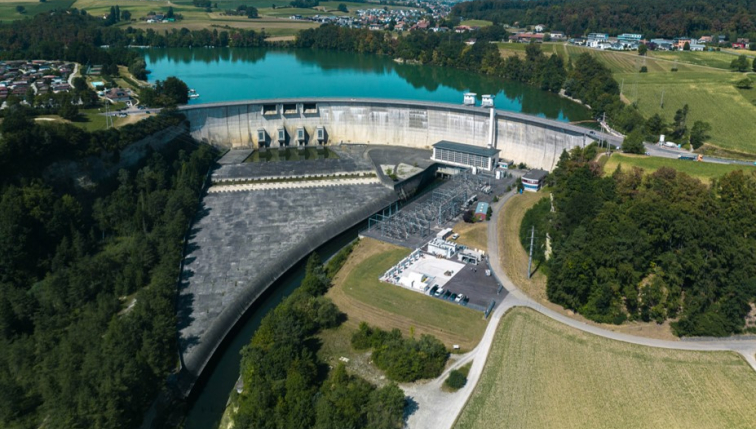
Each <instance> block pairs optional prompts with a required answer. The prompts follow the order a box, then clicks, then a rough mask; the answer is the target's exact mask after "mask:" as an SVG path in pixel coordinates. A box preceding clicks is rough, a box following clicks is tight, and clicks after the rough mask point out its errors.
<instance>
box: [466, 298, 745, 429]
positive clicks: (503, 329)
mask: <svg viewBox="0 0 756 429" xmlns="http://www.w3.org/2000/svg"><path fill="white" fill-rule="evenodd" d="M755 395H756V373H754V371H753V369H752V368H751V367H750V366H748V364H746V362H745V361H744V360H743V358H742V357H740V356H738V355H737V354H735V353H731V352H691V351H679V350H667V349H656V348H650V347H644V346H638V345H633V344H628V343H623V342H619V341H613V340H609V339H606V338H601V337H597V336H593V335H591V334H587V333H585V332H582V331H578V330H576V329H573V328H570V327H567V326H565V325H562V324H560V323H558V322H555V321H553V320H551V319H549V318H547V317H545V316H543V315H540V314H538V313H536V312H535V311H533V310H530V309H522V308H520V309H514V310H512V311H510V313H509V314H507V315H505V316H504V318H503V319H502V321H501V324H500V325H499V327H498V330H497V332H496V337H495V339H494V344H493V348H492V349H491V354H490V355H489V357H488V361H487V362H486V366H485V368H484V370H483V374H482V376H481V379H480V381H479V382H478V385H477V386H476V388H475V391H474V392H473V394H472V396H471V398H470V401H469V402H468V403H467V406H466V407H465V408H464V410H463V412H462V414H461V415H460V418H459V420H458V421H457V424H456V425H455V427H456V428H458V429H471V428H475V429H486V428H493V427H501V425H502V424H506V426H507V427H516V428H599V427H600V428H629V427H632V428H662V427H663V428H725V427H726V428H752V427H753V425H754V422H756V407H754V406H753V398H754V396H755Z"/></svg>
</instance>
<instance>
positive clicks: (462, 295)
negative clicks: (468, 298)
mask: <svg viewBox="0 0 756 429" xmlns="http://www.w3.org/2000/svg"><path fill="white" fill-rule="evenodd" d="M463 299H465V295H464V294H459V295H457V299H455V300H454V302H460V301H462V300H463Z"/></svg>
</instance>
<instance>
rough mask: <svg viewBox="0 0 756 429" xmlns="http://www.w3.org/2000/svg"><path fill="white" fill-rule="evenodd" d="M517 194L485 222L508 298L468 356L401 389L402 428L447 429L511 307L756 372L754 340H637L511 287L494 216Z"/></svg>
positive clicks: (492, 256) (490, 250)
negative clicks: (465, 370) (451, 387)
mask: <svg viewBox="0 0 756 429" xmlns="http://www.w3.org/2000/svg"><path fill="white" fill-rule="evenodd" d="M516 195H517V194H515V193H514V192H512V193H509V194H507V195H506V196H505V197H503V198H502V199H501V200H500V201H499V202H498V203H497V204H495V205H494V207H493V208H494V216H493V218H492V219H491V221H490V222H489V224H488V256H489V260H490V263H491V267H492V269H493V271H494V274H495V275H496V277H498V279H499V282H500V283H501V284H502V285H503V286H504V287H505V288H506V289H507V290H508V291H509V294H508V295H507V297H506V298H505V299H504V300H503V301H502V302H501V303H500V304H499V306H498V307H497V308H496V310H495V311H494V312H493V314H492V316H491V320H490V321H489V323H488V326H487V327H486V331H485V333H484V334H483V338H482V339H481V340H480V343H478V345H477V346H476V347H475V349H473V350H472V351H470V352H469V353H467V354H464V355H461V356H459V357H458V359H457V360H456V361H455V362H454V363H453V364H452V365H451V366H450V367H449V368H448V369H447V370H446V371H445V372H444V373H443V374H442V375H441V376H440V377H438V378H437V379H434V380H432V381H430V382H427V383H424V384H420V383H416V384H413V385H410V386H403V388H404V391H405V393H406V394H407V396H408V397H409V398H411V400H412V401H413V406H411V407H410V411H409V416H408V419H407V426H408V427H409V428H411V429H426V428H427V429H447V428H451V427H452V426H453V425H454V422H455V421H456V419H457V416H459V414H460V413H461V412H462V409H463V408H464V406H465V404H466V403H467V400H468V399H469V398H470V395H471V394H472V392H473V390H474V388H475V386H476V385H477V383H478V380H479V379H480V376H481V374H482V372H483V367H484V366H485V363H486V360H487V359H488V354H489V351H490V350H491V346H492V344H493V339H494V335H495V333H496V328H497V327H498V325H499V321H500V320H501V318H502V317H503V316H504V314H505V313H506V312H507V311H508V310H509V309H511V308H513V307H529V308H532V309H533V310H535V311H538V312H539V313H541V314H543V315H545V316H548V317H550V318H552V319H554V320H556V321H558V322H561V323H564V324H565V325H569V326H571V327H573V328H576V329H580V330H581V331H585V332H589V333H591V334H594V335H599V336H601V337H605V338H610V339H613V340H617V341H624V342H627V343H632V344H639V345H643V346H648V347H660V348H667V349H676V350H697V351H734V352H736V353H739V354H741V355H742V356H743V357H744V358H745V360H746V361H747V362H748V364H749V365H751V367H752V368H753V369H754V370H756V357H754V355H755V354H756V341H753V340H734V339H722V340H712V341H666V340H656V339H652V338H644V337H637V336H634V335H628V334H622V333H618V332H612V331H608V330H606V329H602V328H600V327H598V326H594V325H589V324H587V323H584V322H581V321H578V320H575V319H572V318H570V317H567V316H565V315H562V314H560V313H557V312H555V311H553V310H551V309H549V308H546V307H544V306H543V305H541V304H539V303H538V302H536V301H534V300H532V299H531V298H529V297H528V296H526V295H525V294H524V293H523V292H522V291H520V290H519V289H518V288H517V287H516V286H515V285H514V283H512V281H511V280H510V279H509V277H507V275H506V273H505V272H504V269H503V267H502V266H501V264H500V260H499V240H498V231H497V229H496V225H497V223H498V218H499V216H500V215H501V213H502V212H501V208H502V206H503V205H504V204H505V203H506V202H507V201H508V200H509V199H510V198H513V197H514V198H516ZM471 360H472V361H473V364H472V367H471V368H470V372H469V374H468V376H467V380H468V382H467V385H465V387H463V388H462V389H460V390H459V391H457V392H455V393H447V392H443V391H441V385H442V384H443V381H444V380H445V379H446V377H447V375H448V373H449V372H450V371H451V370H453V369H458V368H460V367H462V366H464V365H465V364H467V363H468V362H470V361H471Z"/></svg>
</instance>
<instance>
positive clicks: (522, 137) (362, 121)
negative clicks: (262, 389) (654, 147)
mask: <svg viewBox="0 0 756 429" xmlns="http://www.w3.org/2000/svg"><path fill="white" fill-rule="evenodd" d="M487 100H490V102H491V103H493V98H492V97H491V98H490V99H487ZM466 101H469V100H466ZM491 106H492V104H491ZM181 111H182V112H183V113H184V114H186V116H187V118H188V120H189V121H190V124H191V130H190V131H191V134H192V135H193V136H194V137H195V138H196V139H198V140H200V141H205V142H207V143H209V144H212V145H214V146H218V147H224V148H261V147H272V148H275V147H282V146H291V147H293V146H303V145H308V146H315V145H318V144H339V143H362V144H378V145H392V146H407V147H414V148H426V149H430V148H431V147H432V146H433V145H434V144H435V143H438V142H440V141H442V140H446V141H451V142H456V143H462V144H468V145H474V146H479V147H481V148H493V149H498V150H499V156H500V157H502V158H506V159H513V160H516V161H517V162H524V163H526V164H527V165H528V166H530V167H535V168H542V169H546V170H551V169H552V168H553V167H554V165H555V164H556V162H557V161H558V159H559V155H560V154H561V153H562V151H563V150H565V149H566V150H570V149H572V148H574V147H578V146H581V147H582V146H584V145H586V144H588V143H590V142H592V141H597V140H606V141H608V142H609V143H611V144H615V145H619V144H621V139H619V138H617V137H615V136H611V135H608V134H604V133H599V132H596V131H592V130H588V129H586V128H582V127H578V126H574V125H570V124H567V123H564V122H559V121H555V120H550V119H544V118H540V117H536V116H530V115H525V114H519V113H513V112H508V111H502V110H495V109H494V108H493V107H491V108H485V107H476V106H472V105H462V104H459V105H455V104H447V103H434V102H421V101H405V100H386V99H367V98H364V99H358V98H301V99H271V100H249V101H239V102H228V103H211V104H198V105H189V106H183V107H181ZM271 137H273V138H271Z"/></svg>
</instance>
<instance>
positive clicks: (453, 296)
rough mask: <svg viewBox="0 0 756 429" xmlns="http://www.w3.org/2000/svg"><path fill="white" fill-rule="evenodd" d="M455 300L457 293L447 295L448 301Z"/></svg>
mask: <svg viewBox="0 0 756 429" xmlns="http://www.w3.org/2000/svg"><path fill="white" fill-rule="evenodd" d="M456 300H457V294H456V293H453V294H451V295H449V301H456Z"/></svg>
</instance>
